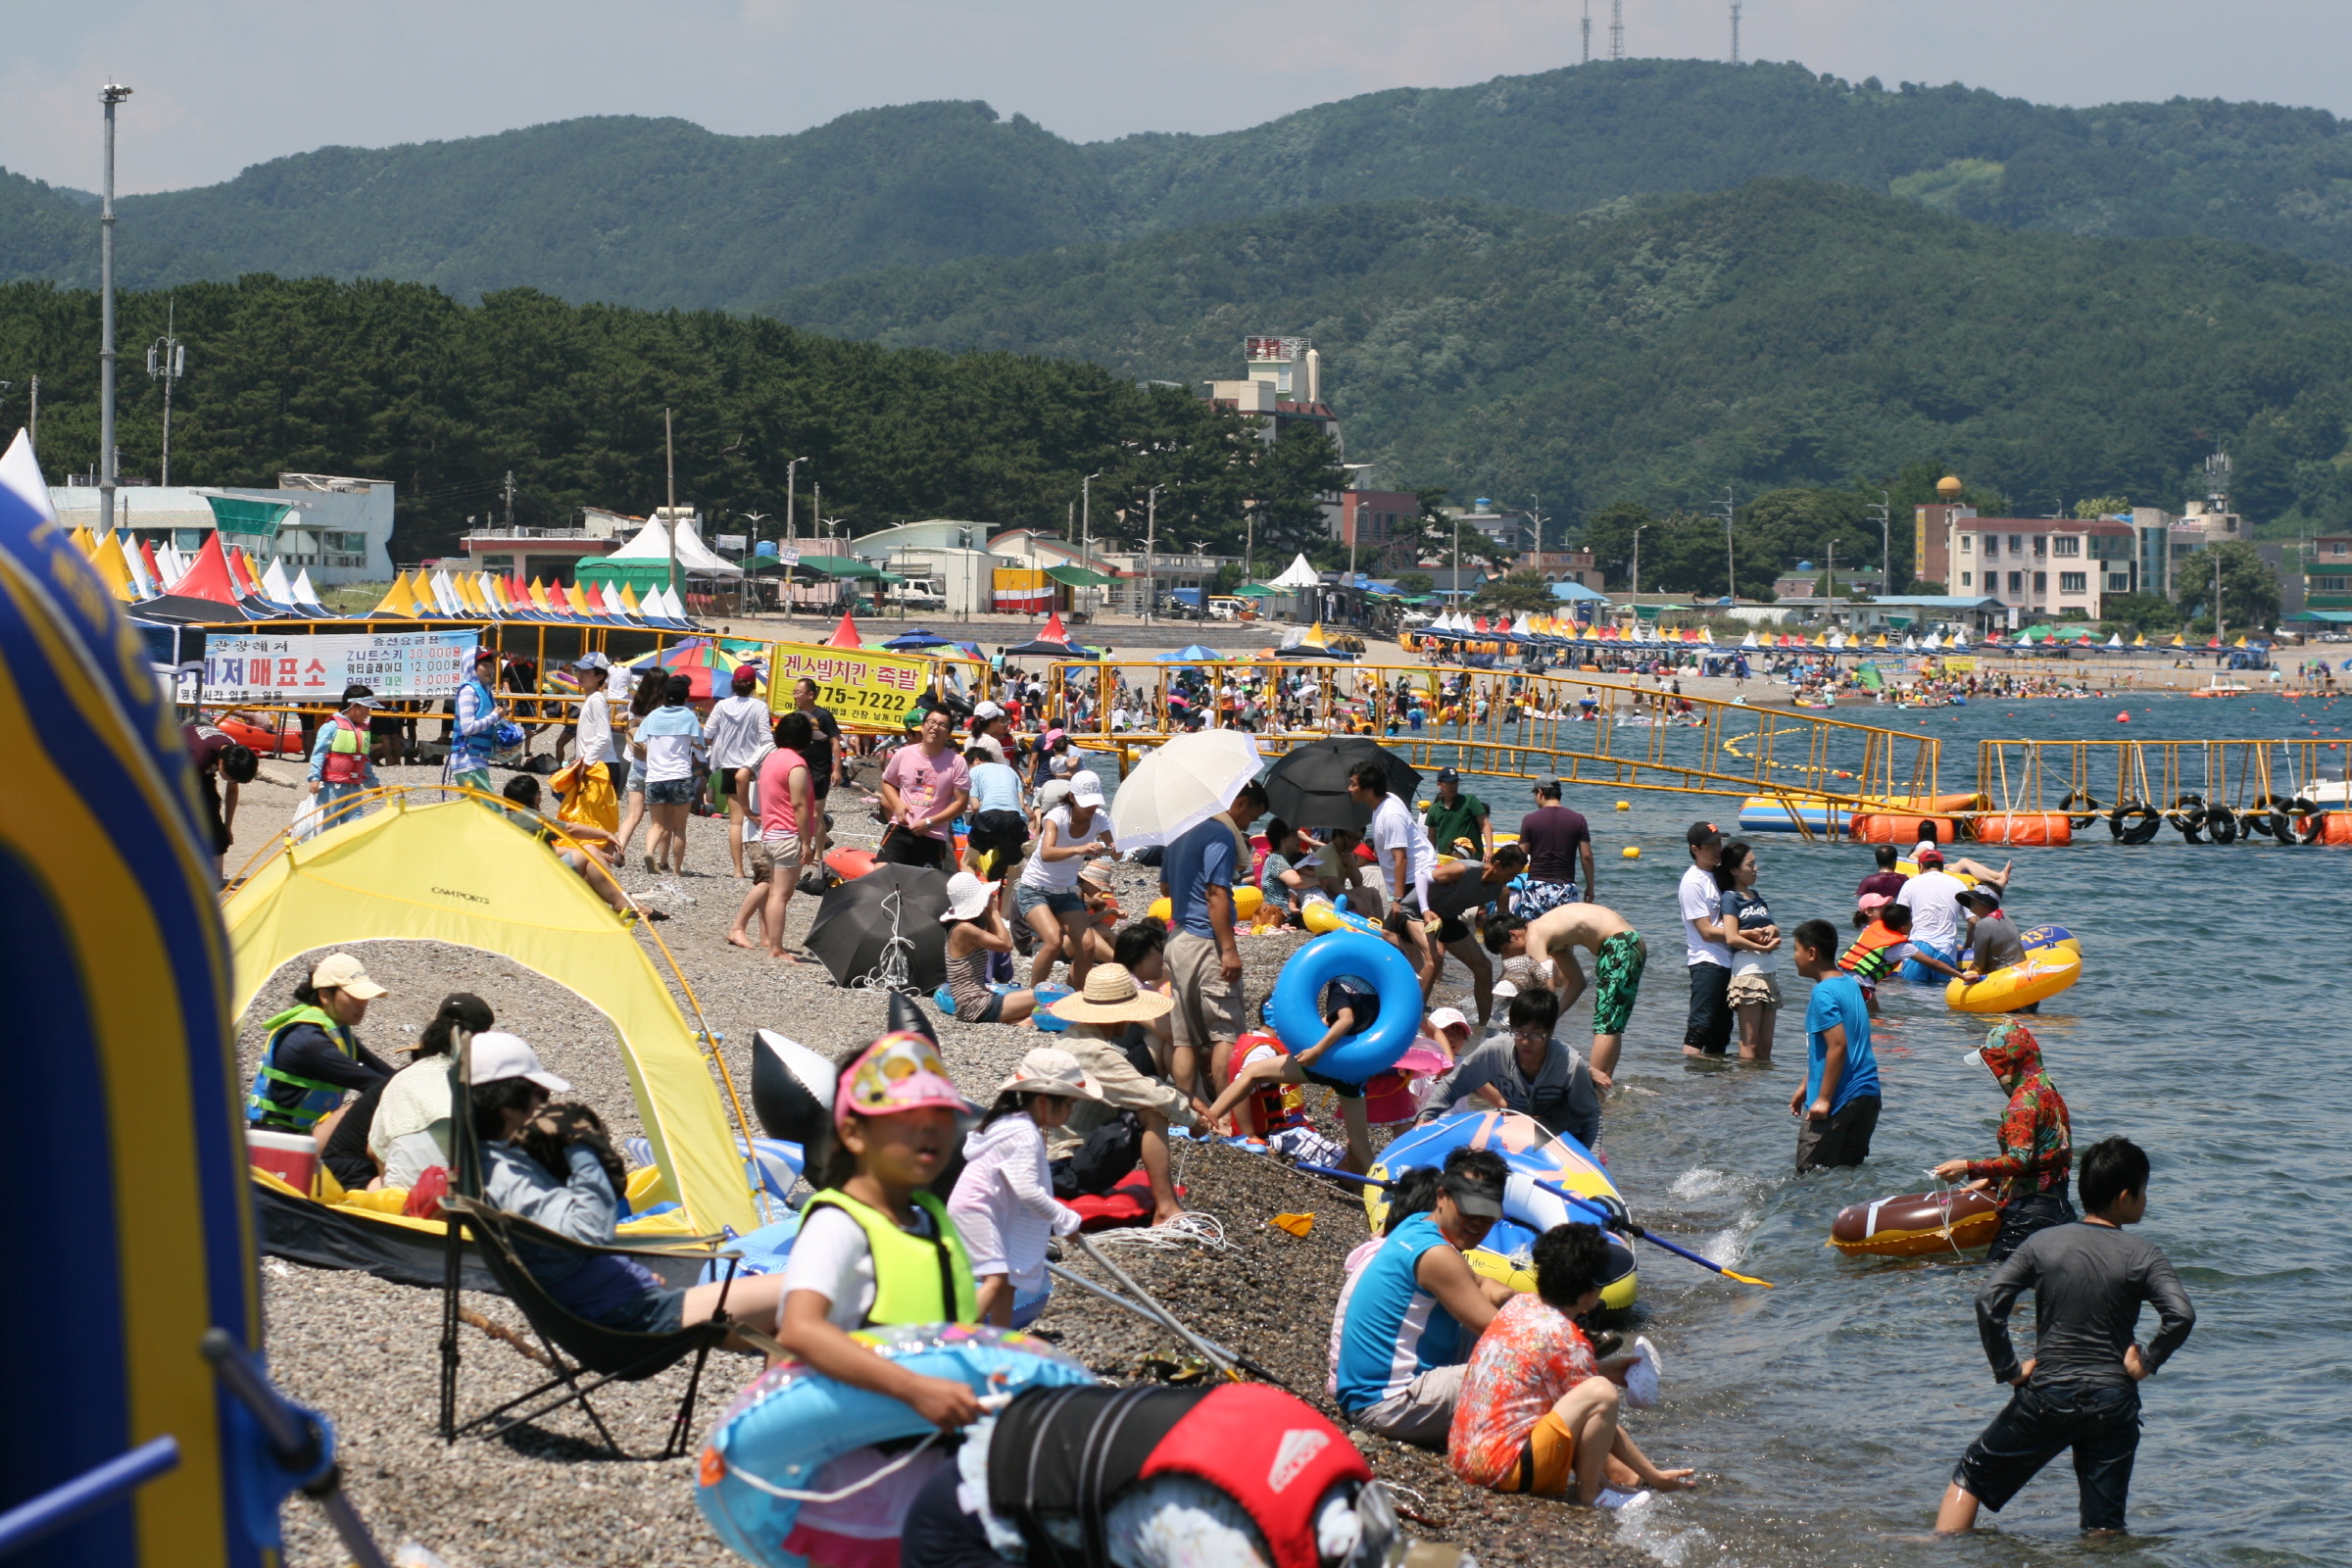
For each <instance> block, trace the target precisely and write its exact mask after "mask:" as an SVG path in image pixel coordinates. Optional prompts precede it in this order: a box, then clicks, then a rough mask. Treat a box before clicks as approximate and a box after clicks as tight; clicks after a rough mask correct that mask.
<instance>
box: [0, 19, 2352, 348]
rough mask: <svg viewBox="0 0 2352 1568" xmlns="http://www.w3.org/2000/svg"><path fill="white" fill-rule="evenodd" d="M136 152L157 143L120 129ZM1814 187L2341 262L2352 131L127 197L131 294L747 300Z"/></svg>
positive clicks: (1699, 90)
mask: <svg viewBox="0 0 2352 1568" xmlns="http://www.w3.org/2000/svg"><path fill="white" fill-rule="evenodd" d="M126 113H127V115H128V119H127V120H126V122H125V123H124V129H123V134H124V135H125V136H130V137H136V136H138V135H141V134H144V133H145V132H143V131H142V129H141V126H140V122H139V116H138V112H137V110H136V109H135V108H133V109H132V110H130V111H127V112H126ZM1770 177H1803V178H1808V179H1816V180H1824V181H1831V182H1836V183H1839V184H1846V185H1852V186H1856V187H1859V188H1861V189H1865V190H1869V191H1873V192H1877V193H1880V194H1893V195H1897V196H1903V197H1907V198H1910V199H1913V200H1916V201H1918V202H1921V203H1925V204H1927V205H1930V206H1933V207H1936V208H1940V209H1942V210H1945V211H1948V212H1951V213H1955V214H1958V215H1960V216H1963V217H1967V218H1971V219H1976V220H1980V221H1986V222H1990V223H1995V224H1999V225H2002V226H2006V227H2012V228H2023V229H2036V230H2051V231H2057V232H2064V233H2072V234H2082V235H2092V236H2109V237H2119V238H2120V237H2154V236H2178V235H2190V234H2201V235H2206V236H2209V237H2214V238H2222V239H2233V240H2239V241H2244V242H2247V243H2252V244H2259V245H2263V246H2267V247H2270V248H2274V249H2278V250H2282V251H2285V252H2287V253H2289V254H2292V255H2297V256H2302V257H2305V258H2308V259H2313V260H2323V261H2330V262H2336V263H2352V221H2347V220H2348V219H2352V129H2348V128H2347V126H2346V125H2345V124H2344V123H2340V122H2338V121H2337V120H2336V119H2335V117H2333V116H2331V115H2328V114H2327V113H2325V112H2322V111H2318V110H2305V109H2289V108H2280V107H2278V106H2274V105H2267V104H2233V103H2224V102H2219V101H2190V100H2185V99H2176V100H2174V101H2172V102H2170V103H2162V104H2148V103H2141V104H2129V103H2127V104H2110V105H2105V106H2101V107H2098V108H2091V109H2058V108H2049V107H2044V106H2040V105H2035V104H2031V103H2027V102H2025V101H2023V100H2020V99H2015V98H2003V97H2001V96H1999V95H1997V94H1994V93H1990V92H1986V91H1984V90H1981V89H1971V88H1968V87H1963V86H1958V85H1951V86H1941V87H1927V86H1921V85H1918V84H1913V83H1903V84H1899V85H1897V86H1896V87H1893V88H1885V87H1882V86H1881V85H1880V84H1879V83H1878V82H1877V81H1876V80H1875V79H1874V80H1870V81H1865V82H1862V83H1860V84H1859V85H1856V84H1853V83H1848V82H1845V81H1841V80H1839V79H1838V78H1837V77H1835V76H1827V75H1816V74H1814V73H1811V72H1809V71H1807V70H1805V69H1804V68H1803V67H1801V66H1796V65H1771V64H1758V65H1748V66H1739V67H1734V66H1725V65H1718V64H1713V63H1710V62H1706V61H1696V60H1629V61H1621V62H1615V63H1595V64H1593V65H1587V66H1576V67H1570V68H1567V69H1564V70H1557V71H1550V72H1544V73H1539V74H1532V75H1524V76H1500V77H1496V78H1495V79H1494V80H1492V81H1488V82H1483V83H1479V84H1477V85H1475V86H1468V87H1453V88H1439V89H1413V88H1400V89H1397V90H1394V91H1388V92H1378V93H1370V94H1366V95H1363V96H1360V97H1355V98H1349V99H1345V100H1342V101H1340V102H1336V103H1330V104H1323V105H1319V106H1317V107H1315V108H1311V109H1306V110H1302V111H1300V112H1299V113H1297V114H1293V115H1287V116H1284V117H1282V118H1280V119H1277V120H1274V121H1270V122H1268V123H1264V124H1260V125H1255V126H1251V127H1250V128H1248V129H1244V130H1237V131H1232V132H1228V133H1225V134H1221V135H1211V136H1184V135H1164V134H1145V135H1136V136H1129V137H1125V138H1122V139H1120V140H1116V141H1110V142H1101V143H1095V144H1091V145H1080V144H1077V143H1073V142H1070V141H1068V140H1066V139H1064V138H1062V137H1060V136H1057V135H1055V134H1054V133H1053V132H1051V131H1049V130H1047V129H1045V128H1044V127H1042V126H1040V125H1039V124H1037V123H1034V122H1032V121H1030V120H1028V119H1025V118H1023V117H1022V116H1019V115H1014V116H1012V117H1011V118H1010V119H1005V118H1002V117H1000V116H999V115H998V114H997V112H996V111H995V110H993V109H991V108H990V107H989V106H988V105H986V104H980V103H970V102H936V103H921V104H912V105H905V106H899V107H893V108H886V109H874V110H866V111H862V112H859V113H858V114H853V115H847V116H844V117H843V118H841V119H839V120H836V121H834V122H832V123H829V124H825V125H821V126H818V127H816V128H814V129H811V130H807V131H803V132H799V133H797V134H793V135H784V136H721V135H714V134H712V133H711V132H709V131H706V130H704V129H702V128H701V127H699V126H696V125H693V124H690V123H686V122H684V121H678V120H648V119H633V118H617V117H613V118H596V119H585V120H573V121H565V122H561V123H553V124H545V125H538V126H533V127H530V128H528V129H522V130H514V131H508V132H504V133H502V134H499V135H494V136H478V137H469V138H464V139H460V140H454V141H441V142H426V143H421V144H416V145H409V146H400V147H390V148H382V149H361V148H350V147H327V148H322V149H319V150H318V151H316V152H310V153H304V154H301V155H298V156H294V157H288V158H280V159H275V160H272V161H270V162H268V163H264V164H258V165H255V166H254V167H253V168H250V169H248V170H246V171H245V172H243V173H241V174H239V175H238V176H237V177H235V178H234V179H230V180H226V181H223V182H222V183H221V184H218V185H211V186H206V187H203V188H200V189H193V190H183V191H172V192H168V193H162V194H155V195H142V196H132V197H128V198H125V199H124V200H123V203H122V211H123V225H122V246H123V250H122V256H121V266H122V272H121V276H122V278H123V281H124V282H125V283H127V284H130V285H132V286H139V287H154V286H161V285H166V284H170V283H173V282H180V281H186V280H189V279H193V278H199V277H209V278H216V279H227V278H234V277H237V276H240V275H242V274H244V273H246V272H253V271H265V272H272V273H277V274H279V275H322V276H331V277H344V278H349V277H359V276H372V277H388V278H396V279H401V280H406V281H414V282H425V283H431V284H434V285H436V286H438V287H441V288H443V289H446V290H447V291H449V292H451V293H453V294H455V295H457V296H458V297H459V298H461V299H465V300H474V299H478V298H480V297H481V296H482V295H484V294H487V293H489V292H492V291H495V290H498V289H503V288H513V287H532V288H537V289H540V290H542V291H545V292H548V293H552V294H555V295H558V296H560V297H562V298H564V299H570V300H574V301H586V300H602V301H608V302H612V303H616V304H626V305H637V306H643V307H649V308H665V307H682V308H689V309H693V308H705V307H718V308H734V309H749V308H754V307H757V306H759V305H760V304H762V303H764V302H765V301H767V300H769V299H772V298H774V297H775V296H777V295H779V294H782V293H784V292H786V291H787V290H790V289H793V288H797V287H801V286H804V285H807V284H810V283H816V282H821V281H824V280H827V279H831V278H836V277H842V276H848V275H853V274H856V273H860V272H868V271H873V270H878V269H883V268H891V267H909V266H930V265H933V264H936V263H940V262H946V261H952V260H956V259H958V258H963V257H973V256H1010V255H1018V254H1024V253H1027V252H1033V251H1040V250H1048V249H1052V248H1054V247H1057V246H1064V245H1074V244H1086V243H1091V242H1100V241H1114V240H1127V239H1134V238H1138V237H1141V236H1143V235H1145V234H1149V233H1152V232H1154V231H1158V230H1163V229H1168V228H1173V227H1181V226H1186V225H1191V224H1197V223H1201V222H1207V221H1223V220H1229V219H1235V218H1246V217H1252V216H1260V215H1266V214H1272V213H1277V212H1284V211H1290V210H1295V209H1299V208H1305V207H1314V206H1321V205H1327V204H1331V203H1335V202H1394V201H1400V200H1437V201H1449V202H1451V201H1467V202H1476V203H1482V204H1488V205H1495V206H1505V207H1514V208H1523V209H1527V210H1530V211H1535V212H1545V213H1554V214H1569V213H1576V212H1581V211H1583V210H1585V209H1588V208H1591V207H1594V206H1597V205H1599V204H1602V203H1605V202H1608V201H1612V200H1615V199H1617V198H1620V197H1625V196H1642V195H1652V194H1659V193H1667V192H1678V191H1712V190H1724V189H1730V188H1732V187H1735V186H1738V185H1740V184H1743V183H1745V182H1747V181H1749V180H1752V179H1758V178H1770ZM95 233H96V230H95V224H94V222H93V221H92V220H91V217H90V214H89V210H88V207H87V205H86V198H85V197H82V196H79V195H76V194H74V193H70V192H64V191H57V190H52V189H50V188H49V187H47V186H45V185H41V184H38V183H36V182H34V181H31V180H26V179H24V178H22V177H21V176H18V175H13V174H7V173H5V172H0V278H34V279H45V280H48V281H53V282H59V283H64V284H70V285H74V286H83V287H86V286H89V285H90V284H91V283H93V282H94V281H95V279H96V270H97V247H96V242H95Z"/></svg>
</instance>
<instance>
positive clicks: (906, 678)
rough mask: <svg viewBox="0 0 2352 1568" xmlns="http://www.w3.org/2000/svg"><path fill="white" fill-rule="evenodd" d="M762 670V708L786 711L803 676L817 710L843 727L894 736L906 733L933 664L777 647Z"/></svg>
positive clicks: (816, 647) (862, 652) (906, 657)
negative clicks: (764, 684) (823, 710)
mask: <svg viewBox="0 0 2352 1568" xmlns="http://www.w3.org/2000/svg"><path fill="white" fill-rule="evenodd" d="M767 669H768V676H767V701H768V706H769V707H770V708H771V709H772V710H773V711H776V712H778V713H788V712H790V711H792V688H793V685H794V683H795V682H797V681H799V680H800V679H801V678H802V677H803V676H807V677H808V678H809V679H810V680H812V681H815V682H816V701H817V706H818V707H820V708H826V709H830V710H832V712H833V716H834V717H835V718H837V719H839V720H840V721H841V722H842V724H844V725H845V726H850V727H855V728H861V729H886V730H897V729H904V728H906V727H907V714H908V713H911V712H913V711H914V700H915V699H916V698H917V697H920V696H921V695H922V694H923V693H924V692H927V691H929V690H930V689H931V681H932V677H933V676H934V675H935V674H936V673H937V672H938V670H939V663H938V662H937V661H936V660H931V659H924V658H920V657H918V656H915V655H910V654H884V653H876V652H873V651H871V650H867V649H858V648H827V647H824V646H822V645H820V644H816V643H777V644H776V645H775V647H774V650H773V652H772V654H771V656H770V659H769V662H768V666H767Z"/></svg>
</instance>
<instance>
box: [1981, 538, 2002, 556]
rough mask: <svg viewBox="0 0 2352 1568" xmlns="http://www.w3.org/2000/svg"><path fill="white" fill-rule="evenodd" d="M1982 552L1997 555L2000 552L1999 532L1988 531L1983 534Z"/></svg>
mask: <svg viewBox="0 0 2352 1568" xmlns="http://www.w3.org/2000/svg"><path fill="white" fill-rule="evenodd" d="M2000 553H2001V536H2000V535H1999V534H1994V533H1988V534H1986V535H1985V554H1986V555H1988V556H1997V555H1999V554H2000Z"/></svg>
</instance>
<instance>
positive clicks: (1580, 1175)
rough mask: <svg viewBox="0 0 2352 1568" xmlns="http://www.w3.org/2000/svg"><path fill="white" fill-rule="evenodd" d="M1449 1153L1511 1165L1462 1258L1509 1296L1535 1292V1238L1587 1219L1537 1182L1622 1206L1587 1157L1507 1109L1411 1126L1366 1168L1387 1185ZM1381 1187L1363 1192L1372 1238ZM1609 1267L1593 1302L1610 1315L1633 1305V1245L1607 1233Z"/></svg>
mask: <svg viewBox="0 0 2352 1568" xmlns="http://www.w3.org/2000/svg"><path fill="white" fill-rule="evenodd" d="M1456 1149H1491V1150H1493V1151H1495V1152H1496V1153H1497V1154H1500V1155H1501V1156H1502V1158H1503V1162H1504V1163H1505V1164H1507V1165H1509V1166H1510V1167H1511V1180H1510V1182H1509V1184H1508V1186H1507V1187H1506V1188H1505V1190H1504V1193H1503V1199H1502V1218H1501V1219H1499V1220H1497V1221H1495V1228H1494V1229H1493V1230H1491V1231H1489V1232H1488V1233H1487V1239H1486V1241H1485V1242H1484V1243H1483V1244H1482V1245H1480V1246H1478V1247H1476V1248H1474V1249H1472V1250H1470V1251H1469V1252H1468V1253H1467V1254H1465V1255H1466V1256H1467V1257H1468V1258H1469V1259H1470V1266H1471V1268H1473V1269H1475V1270H1476V1271H1477V1272H1479V1273H1480V1274H1483V1275H1485V1276H1486V1277H1487V1278H1489V1279H1492V1280H1500V1281H1501V1282H1502V1283H1503V1284H1505V1285H1507V1286H1509V1287H1510V1288H1511V1289H1512V1290H1514V1291H1532V1290H1534V1289H1535V1288H1536V1275H1535V1268H1534V1253H1535V1246H1536V1238H1537V1237H1539V1236H1541V1235H1543V1234H1544V1232H1545V1231H1547V1230H1549V1229H1551V1227H1553V1226H1554V1225H1561V1224H1565V1223H1567V1222H1568V1221H1570V1220H1590V1219H1592V1217H1593V1216H1592V1215H1591V1214H1590V1213H1587V1212H1584V1211H1582V1210H1579V1209H1576V1208H1574V1207H1572V1206H1571V1205H1570V1204H1569V1203H1568V1201H1566V1200H1565V1199H1563V1198H1561V1197H1560V1196H1559V1195H1558V1194H1556V1193H1547V1192H1545V1191H1544V1190H1543V1189H1542V1188H1540V1187H1538V1186H1537V1185H1536V1183H1537V1182H1538V1181H1546V1182H1551V1183H1554V1184H1555V1185H1557V1186H1561V1187H1565V1188H1567V1189H1568V1190H1569V1191H1570V1192H1572V1193H1575V1194H1577V1195H1578V1196H1579V1197H1583V1198H1590V1199H1593V1201H1597V1202H1602V1203H1608V1204H1612V1205H1615V1206H1618V1207H1620V1208H1622V1207H1623V1205H1624V1201H1625V1200H1624V1199H1623V1198H1622V1197H1621V1196H1620V1195H1619V1193H1618V1191H1617V1184H1616V1183H1615V1182H1612V1181H1611V1180H1609V1174H1608V1172H1607V1171H1606V1170H1605V1169H1603V1168H1602V1167H1601V1163H1600V1161H1599V1160H1597V1159H1595V1158H1593V1152H1592V1151H1591V1150H1589V1149H1587V1148H1585V1146H1584V1145H1582V1144H1580V1143H1578V1142H1577V1141H1576V1140H1575V1139H1573V1138H1570V1137H1568V1136H1567V1135H1566V1134H1557V1135H1554V1134H1551V1133H1546V1132H1545V1131H1544V1128H1543V1126H1542V1125H1541V1124H1540V1123H1538V1122H1537V1121H1536V1120H1535V1119H1534V1118H1533V1117H1529V1116H1521V1115H1518V1114H1515V1113H1513V1112H1509V1111H1500V1110H1486V1111H1465V1112H1463V1113H1462V1114H1460V1115H1455V1116H1447V1117H1445V1118H1444V1119H1442V1120H1439V1121H1434V1122H1431V1123H1430V1124H1429V1125H1428V1126H1426V1127H1416V1128H1414V1129H1413V1130H1412V1131H1410V1132H1408V1133H1406V1134H1405V1135H1404V1136H1402V1137H1401V1138H1398V1139H1397V1141H1396V1142H1394V1143H1392V1144H1390V1145H1389V1147H1388V1148H1386V1149H1384V1150H1382V1151H1381V1153H1380V1159H1379V1160H1378V1162H1377V1163H1375V1164H1374V1165H1373V1167H1372V1170H1371V1173H1370V1174H1371V1175H1372V1177H1373V1178H1374V1179H1375V1180H1377V1181H1393V1180H1395V1179H1396V1178H1397V1177H1398V1176H1401V1175H1403V1174H1404V1173H1405V1172H1406V1171H1408V1170H1413V1169H1415V1168H1417V1167H1420V1166H1425V1165H1442V1164H1444V1163H1445V1162H1446V1155H1447V1154H1449V1153H1451V1152H1453V1151H1455V1150H1456ZM1388 1212H1389V1195H1388V1192H1387V1190H1386V1189H1384V1188H1380V1187H1367V1188H1365V1189H1364V1213H1365V1215H1366V1217H1368V1218H1369V1219H1370V1220H1371V1222H1372V1229H1373V1232H1374V1234H1378V1233H1379V1230H1380V1227H1381V1223H1382V1221H1383V1220H1385V1219H1386V1218H1387V1217H1388ZM1607 1235H1608V1243H1609V1260H1610V1268H1609V1272H1608V1278H1607V1280H1606V1281H1605V1282H1604V1283H1603V1284H1602V1286H1601V1291H1600V1304H1601V1305H1602V1306H1603V1307H1605V1308H1608V1309H1609V1310H1611V1311H1618V1310H1622V1309H1624V1308H1626V1307H1629V1306H1631V1305H1633V1304H1634V1296H1635V1294H1636V1290H1637V1287H1638V1285H1639V1280H1638V1279H1637V1277H1636V1272H1635V1268H1634V1249H1633V1244H1632V1243H1631V1242H1629V1241H1627V1240H1626V1239H1625V1238H1624V1237H1622V1236H1619V1235H1617V1234H1616V1233H1614V1232H1609V1233H1607Z"/></svg>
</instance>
